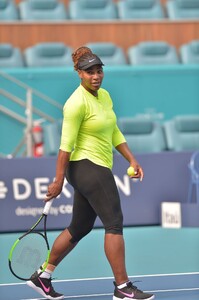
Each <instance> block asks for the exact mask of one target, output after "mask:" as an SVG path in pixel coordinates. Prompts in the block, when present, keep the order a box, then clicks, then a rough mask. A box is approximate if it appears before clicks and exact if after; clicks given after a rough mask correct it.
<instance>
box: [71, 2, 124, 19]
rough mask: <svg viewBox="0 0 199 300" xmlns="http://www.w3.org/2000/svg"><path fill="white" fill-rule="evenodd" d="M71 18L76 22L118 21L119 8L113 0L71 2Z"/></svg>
mask: <svg viewBox="0 0 199 300" xmlns="http://www.w3.org/2000/svg"><path fill="white" fill-rule="evenodd" d="M68 10H69V16H70V18H71V19H75V20H81V19H83V20H89V19H93V20H98V19H99V20H106V19H117V17H118V15H117V8H116V5H115V3H114V2H113V0H97V1H94V0H70V1H69V5H68Z"/></svg>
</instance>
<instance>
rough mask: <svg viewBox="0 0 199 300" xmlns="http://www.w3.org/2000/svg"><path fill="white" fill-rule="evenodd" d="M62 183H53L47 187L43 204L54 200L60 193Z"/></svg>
mask: <svg viewBox="0 0 199 300" xmlns="http://www.w3.org/2000/svg"><path fill="white" fill-rule="evenodd" d="M62 186H63V182H58V181H54V182H52V183H51V184H49V186H48V191H47V193H46V197H45V199H44V201H45V202H47V201H49V200H51V199H53V198H56V197H57V196H59V194H60V193H61V191H62Z"/></svg>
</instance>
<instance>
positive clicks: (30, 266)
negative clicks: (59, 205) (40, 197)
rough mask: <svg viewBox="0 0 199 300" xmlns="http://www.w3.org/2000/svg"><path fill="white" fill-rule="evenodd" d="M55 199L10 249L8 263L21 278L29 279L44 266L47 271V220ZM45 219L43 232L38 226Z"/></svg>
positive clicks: (13, 272) (48, 251)
mask: <svg viewBox="0 0 199 300" xmlns="http://www.w3.org/2000/svg"><path fill="white" fill-rule="evenodd" d="M52 202H53V199H52V200H50V201H48V202H47V203H46V204H45V206H44V209H43V213H42V215H41V216H40V218H39V219H38V220H37V222H36V223H35V224H34V225H33V226H32V227H31V228H30V229H29V230H28V231H27V232H26V233H24V234H23V235H21V236H20V237H19V238H18V239H17V240H16V241H15V242H14V244H13V246H12V247H11V249H10V253H9V258H8V264H9V268H10V271H11V272H12V274H13V275H14V276H15V277H17V278H19V279H21V280H25V281H27V280H29V279H30V277H31V275H32V274H33V273H34V272H35V271H37V270H38V269H39V268H40V266H42V265H43V264H44V265H43V266H42V269H41V272H40V273H39V274H38V276H39V275H40V274H41V273H42V272H44V271H45V269H46V267H47V264H48V260H49V256H50V247H49V243H48V238H47V232H46V222H47V216H48V213H49V210H50V208H51V205H52ZM42 220H43V233H42V232H41V231H39V230H37V226H38V225H39V224H40V223H41V221H42Z"/></svg>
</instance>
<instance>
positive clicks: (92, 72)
mask: <svg viewBox="0 0 199 300" xmlns="http://www.w3.org/2000/svg"><path fill="white" fill-rule="evenodd" d="M78 74H79V77H80V78H81V84H82V85H83V87H84V88H85V89H86V90H87V91H88V92H90V93H91V94H92V95H93V96H97V91H98V90H99V88H100V86H101V84H102V80H103V78H104V72H103V69H102V66H101V65H95V66H93V67H91V68H89V69H87V70H79V71H78Z"/></svg>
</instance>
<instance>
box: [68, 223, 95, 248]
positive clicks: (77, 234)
mask: <svg viewBox="0 0 199 300" xmlns="http://www.w3.org/2000/svg"><path fill="white" fill-rule="evenodd" d="M68 230H69V232H70V234H71V239H70V242H71V243H73V244H74V243H78V242H79V241H80V240H81V239H82V238H83V237H85V236H86V235H87V234H88V233H89V232H91V230H92V227H90V228H87V229H86V230H78V231H77V230H74V229H73V228H72V227H70V226H69V227H68Z"/></svg>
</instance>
